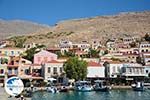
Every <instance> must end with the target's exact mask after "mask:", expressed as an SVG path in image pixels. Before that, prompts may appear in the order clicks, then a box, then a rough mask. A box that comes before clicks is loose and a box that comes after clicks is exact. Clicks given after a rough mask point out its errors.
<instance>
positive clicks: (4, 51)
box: [0, 48, 25, 56]
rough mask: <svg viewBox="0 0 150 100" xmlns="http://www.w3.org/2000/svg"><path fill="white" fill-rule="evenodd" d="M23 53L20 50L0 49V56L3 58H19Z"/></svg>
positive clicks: (22, 50)
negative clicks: (3, 56)
mask: <svg viewBox="0 0 150 100" xmlns="http://www.w3.org/2000/svg"><path fill="white" fill-rule="evenodd" d="M24 51H25V50H24V49H22V48H1V49H0V54H3V55H5V56H19V55H20V54H22V53H23V52H24Z"/></svg>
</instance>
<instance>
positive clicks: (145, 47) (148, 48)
mask: <svg viewBox="0 0 150 100" xmlns="http://www.w3.org/2000/svg"><path fill="white" fill-rule="evenodd" d="M139 50H140V52H150V43H147V42H143V43H141V44H140V48H139Z"/></svg>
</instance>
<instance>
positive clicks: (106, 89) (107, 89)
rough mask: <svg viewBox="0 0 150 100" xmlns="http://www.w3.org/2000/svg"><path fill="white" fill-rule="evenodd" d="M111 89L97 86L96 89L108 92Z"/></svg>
mask: <svg viewBox="0 0 150 100" xmlns="http://www.w3.org/2000/svg"><path fill="white" fill-rule="evenodd" d="M109 90H110V89H109V88H108V87H105V88H95V89H94V91H101V92H108V91H109Z"/></svg>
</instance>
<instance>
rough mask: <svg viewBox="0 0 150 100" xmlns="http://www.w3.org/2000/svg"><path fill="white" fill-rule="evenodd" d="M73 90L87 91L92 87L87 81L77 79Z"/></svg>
mask: <svg viewBox="0 0 150 100" xmlns="http://www.w3.org/2000/svg"><path fill="white" fill-rule="evenodd" d="M75 90H76V91H81V92H89V91H92V90H93V87H92V86H91V84H90V82H88V81H78V82H76V84H75Z"/></svg>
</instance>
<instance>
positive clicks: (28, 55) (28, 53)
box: [23, 45, 45, 62]
mask: <svg viewBox="0 0 150 100" xmlns="http://www.w3.org/2000/svg"><path fill="white" fill-rule="evenodd" d="M42 48H45V45H36V47H33V48H30V49H28V50H26V52H25V55H24V56H23V58H25V59H28V60H30V61H32V62H33V57H34V54H35V53H38V52H39V51H40V49H42Z"/></svg>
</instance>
